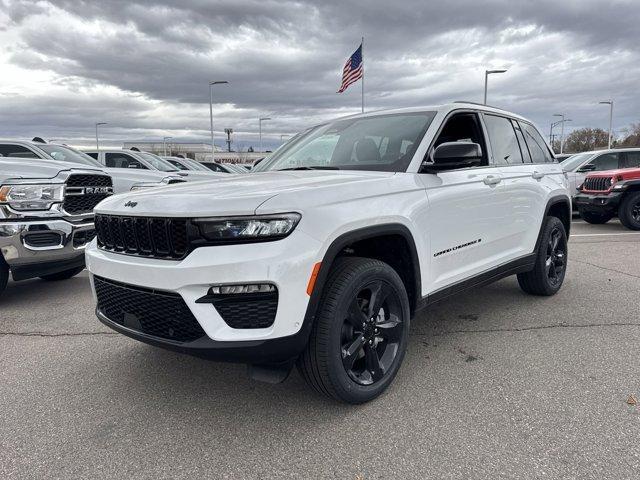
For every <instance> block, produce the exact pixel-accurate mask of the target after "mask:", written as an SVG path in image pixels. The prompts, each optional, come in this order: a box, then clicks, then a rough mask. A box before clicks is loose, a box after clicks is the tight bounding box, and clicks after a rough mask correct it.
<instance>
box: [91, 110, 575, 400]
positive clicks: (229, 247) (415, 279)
mask: <svg viewBox="0 0 640 480" xmlns="http://www.w3.org/2000/svg"><path fill="white" fill-rule="evenodd" d="M567 186H568V181H567V178H566V176H565V174H564V172H563V171H562V168H561V167H560V165H559V164H558V163H557V162H556V161H555V160H554V158H553V154H552V152H551V150H550V148H549V146H548V145H547V144H546V143H545V140H544V139H543V137H542V135H540V133H539V131H538V130H537V129H536V127H534V125H533V124H532V123H531V122H529V121H528V120H526V119H525V118H522V117H520V116H518V115H515V114H513V113H509V112H506V111H503V110H499V109H495V108H490V107H486V106H481V105H477V104H470V103H453V104H449V105H443V106H439V107H431V108H410V109H401V110H392V111H385V112H372V113H366V114H361V115H356V116H353V117H347V118H341V119H338V120H335V121H330V122H327V123H324V124H321V125H318V126H317V127H314V128H311V129H309V130H307V131H306V132H304V133H303V134H301V135H299V136H298V137H296V138H295V139H293V140H291V141H289V142H288V143H287V144H286V146H285V147H284V148H282V149H280V150H278V152H276V153H274V154H273V155H271V156H270V157H269V158H268V159H266V160H264V161H263V162H261V163H260V164H259V165H258V166H257V167H256V169H255V172H253V173H252V174H251V175H244V176H239V175H238V176H235V175H234V176H225V177H223V178H221V179H216V180H213V181H210V182H203V183H199V184H182V185H177V186H174V187H172V188H170V189H156V190H155V191H154V192H153V194H151V193H150V192H134V193H130V194H126V195H121V196H118V197H117V198H116V197H114V198H111V199H108V200H106V201H104V202H103V203H101V204H100V205H99V207H98V208H97V210H96V212H97V214H96V231H97V239H96V241H94V242H92V243H91V244H90V245H89V247H88V248H87V251H86V255H87V266H88V270H89V272H90V278H91V282H92V285H93V289H94V291H95V298H96V300H97V308H96V313H97V316H98V318H99V319H100V321H102V322H103V323H104V324H106V325H108V326H109V327H111V328H112V329H114V330H116V331H118V332H121V333H123V334H125V335H128V336H130V337H132V338H135V339H137V340H139V341H141V342H146V343H149V344H151V345H156V346H159V347H163V348H167V349H170V350H175V351H178V352H184V353H189V354H192V355H196V356H200V357H206V358H211V359H219V360H228V361H236V362H244V363H247V364H249V365H250V369H249V371H250V374H251V375H252V376H253V377H254V378H260V379H263V380H269V381H281V380H283V379H284V378H286V376H287V375H288V373H289V371H290V370H291V368H292V367H293V365H294V364H297V367H298V369H299V371H300V372H301V374H302V376H303V377H304V379H305V380H306V381H307V382H308V383H309V385H311V387H313V388H314V389H315V390H317V391H318V392H320V393H322V394H324V395H328V396H329V397H332V398H335V399H338V400H341V401H344V402H349V403H362V402H366V401H368V400H371V399H373V398H375V397H376V396H378V395H380V394H381V393H382V392H383V391H384V390H385V389H386V388H387V387H388V386H389V385H390V384H391V382H392V381H393V378H394V376H395V375H396V373H397V372H398V369H399V368H400V365H401V363H402V359H403V357H404V355H405V351H406V349H407V344H408V335H409V325H410V322H411V318H412V316H413V315H414V314H415V312H416V311H418V310H419V309H421V308H424V307H425V306H427V305H430V304H432V303H434V302H437V301H439V300H442V299H444V298H447V297H449V296H450V295H453V294H455V293H458V292H460V291H462V290H464V289H466V288H469V287H476V286H478V285H482V284H485V283H487V282H491V281H494V280H497V279H499V278H502V277H505V276H507V275H513V274H517V276H518V282H519V284H520V287H521V288H522V290H524V291H525V292H527V293H529V294H534V295H553V294H555V293H556V292H557V291H558V290H559V289H560V287H561V285H562V283H563V279H564V276H565V271H566V267H567V258H568V257H567V253H568V243H567V235H568V234H569V228H570V220H571V198H570V195H569V192H568V190H567Z"/></svg>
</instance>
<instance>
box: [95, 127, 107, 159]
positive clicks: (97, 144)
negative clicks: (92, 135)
mask: <svg viewBox="0 0 640 480" xmlns="http://www.w3.org/2000/svg"><path fill="white" fill-rule="evenodd" d="M100 125H107V122H96V150H97V151H98V152H99V151H100V141H99V140H98V127H99V126H100Z"/></svg>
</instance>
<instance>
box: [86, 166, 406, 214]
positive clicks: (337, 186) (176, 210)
mask: <svg viewBox="0 0 640 480" xmlns="http://www.w3.org/2000/svg"><path fill="white" fill-rule="evenodd" d="M393 175H394V174H393V173H391V172H360V171H334V170H331V171H308V170H307V171H286V172H264V173H252V174H248V175H229V174H221V175H219V176H217V177H215V178H212V179H209V180H205V181H198V182H189V183H183V184H178V185H170V186H167V187H159V188H155V189H152V190H149V191H144V190H142V191H138V192H131V193H127V194H122V195H115V196H113V197H111V198H108V199H106V200H104V201H103V202H102V203H100V205H99V206H98V207H97V208H96V211H97V212H100V213H110V214H119V215H148V216H159V215H162V216H172V217H185V216H187V217H202V216H223V215H252V214H254V213H255V211H256V210H257V209H258V207H259V206H260V205H262V204H263V203H265V202H266V201H267V200H269V199H271V198H274V197H280V196H281V197H287V201H286V202H285V203H286V205H287V207H286V208H287V210H288V211H296V210H298V209H299V208H301V207H302V206H303V205H304V204H305V203H308V202H317V201H318V199H319V198H321V199H324V201H335V199H337V198H339V196H340V195H343V194H344V193H341V192H344V191H345V190H348V191H349V192H350V193H349V195H351V196H353V195H354V193H353V192H363V193H364V192H369V193H371V192H380V191H381V190H384V188H385V184H386V183H387V180H388V179H389V178H390V177H393ZM125 204H126V205H127V206H125ZM134 204H135V205H134Z"/></svg>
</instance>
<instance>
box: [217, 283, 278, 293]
mask: <svg viewBox="0 0 640 480" xmlns="http://www.w3.org/2000/svg"><path fill="white" fill-rule="evenodd" d="M275 291H276V286H275V285H274V284H272V283H248V284H244V285H216V286H215V287H211V288H210V289H209V294H210V295H236V294H242V293H269V292H275Z"/></svg>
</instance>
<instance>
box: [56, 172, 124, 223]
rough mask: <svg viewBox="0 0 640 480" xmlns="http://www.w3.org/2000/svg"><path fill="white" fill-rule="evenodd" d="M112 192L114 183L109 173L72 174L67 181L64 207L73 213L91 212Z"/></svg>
mask: <svg viewBox="0 0 640 480" xmlns="http://www.w3.org/2000/svg"><path fill="white" fill-rule="evenodd" d="M112 193H113V183H112V181H111V177H109V176H107V175H87V174H74V175H70V176H69V178H68V179H67V181H66V183H65V196H64V203H63V204H62V207H63V208H64V210H65V211H66V212H67V213H69V214H71V215H82V214H86V213H91V212H93V209H94V208H95V206H96V205H97V204H98V203H100V202H101V201H102V200H104V199H105V198H107V197H109V196H110V195H111V194H112Z"/></svg>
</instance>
